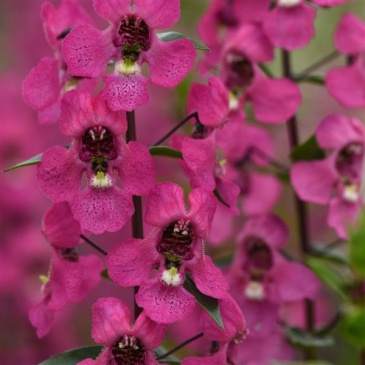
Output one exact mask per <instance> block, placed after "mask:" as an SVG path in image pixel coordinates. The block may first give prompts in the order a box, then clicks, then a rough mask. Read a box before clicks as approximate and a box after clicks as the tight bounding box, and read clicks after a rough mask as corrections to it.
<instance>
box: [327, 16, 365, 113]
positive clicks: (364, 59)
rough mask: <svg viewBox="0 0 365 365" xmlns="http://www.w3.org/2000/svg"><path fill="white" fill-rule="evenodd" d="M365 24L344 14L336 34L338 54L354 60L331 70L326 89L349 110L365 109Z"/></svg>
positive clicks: (354, 17) (328, 74)
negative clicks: (347, 64)
mask: <svg viewBox="0 0 365 365" xmlns="http://www.w3.org/2000/svg"><path fill="white" fill-rule="evenodd" d="M364 39H365V23H364V22H363V21H361V20H360V19H359V18H357V17H356V16H355V15H353V14H345V15H344V16H343V18H342V19H341V21H340V23H339V25H338V27H337V29H336V32H335V45H336V48H337V50H338V51H339V52H341V53H343V54H345V55H347V56H349V57H351V58H352V62H351V64H350V65H349V66H345V67H335V68H332V69H331V70H330V71H329V72H328V73H327V75H326V87H327V90H328V92H329V93H330V95H332V96H333V97H334V98H335V99H336V101H338V102H339V103H340V104H342V105H343V106H345V107H347V108H364V107H365V42H364Z"/></svg>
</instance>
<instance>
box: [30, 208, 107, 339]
mask: <svg viewBox="0 0 365 365" xmlns="http://www.w3.org/2000/svg"><path fill="white" fill-rule="evenodd" d="M43 230H44V234H45V236H46V239H47V241H48V242H49V243H50V245H51V265H50V266H51V267H50V271H49V274H48V276H47V277H42V281H43V284H44V285H43V287H42V293H43V296H44V297H43V300H42V301H41V302H40V303H38V304H36V305H34V306H33V307H32V308H31V309H30V311H29V319H30V321H31V323H32V324H33V326H35V327H36V328H37V335H38V337H39V338H41V337H44V336H45V335H47V334H48V332H49V331H50V330H51V328H52V325H53V323H54V321H55V318H56V314H57V312H59V311H61V310H62V309H64V307H65V306H66V305H67V304H68V303H72V302H79V301H81V300H82V299H83V298H84V297H85V296H86V295H87V294H88V293H89V292H90V290H91V289H92V288H93V287H95V286H96V285H97V283H98V282H99V280H100V278H101V276H100V272H101V270H102V269H103V263H102V261H101V260H100V259H99V258H98V257H97V256H95V255H88V256H85V257H79V255H78V254H77V251H76V249H75V247H76V246H77V245H78V243H79V240H80V233H81V229H80V225H79V223H78V222H76V221H75V219H74V218H73V216H72V213H71V209H70V206H69V205H68V203H60V204H55V205H53V206H52V207H51V208H50V209H49V210H48V211H47V213H46V214H45V217H44V228H43Z"/></svg>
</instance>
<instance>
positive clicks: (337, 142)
mask: <svg viewBox="0 0 365 365" xmlns="http://www.w3.org/2000/svg"><path fill="white" fill-rule="evenodd" d="M359 125H360V124H359ZM363 135H364V133H362V135H361V132H360V128H357V123H356V122H355V121H354V119H351V118H348V117H347V116H345V115H342V114H330V115H328V116H327V117H325V118H324V119H323V120H322V121H321V123H320V124H319V125H318V127H317V130H316V138H317V141H318V143H319V144H320V146H321V147H323V148H325V149H326V148H328V149H340V148H342V147H343V146H345V145H346V144H348V143H351V142H354V141H358V140H362V139H363V138H364V137H363Z"/></svg>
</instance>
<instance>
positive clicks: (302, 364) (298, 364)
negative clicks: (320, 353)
mask: <svg viewBox="0 0 365 365" xmlns="http://www.w3.org/2000/svg"><path fill="white" fill-rule="evenodd" d="M272 365H333V364H332V363H330V362H327V361H321V360H312V361H289V362H276V361H275V362H273V363H272Z"/></svg>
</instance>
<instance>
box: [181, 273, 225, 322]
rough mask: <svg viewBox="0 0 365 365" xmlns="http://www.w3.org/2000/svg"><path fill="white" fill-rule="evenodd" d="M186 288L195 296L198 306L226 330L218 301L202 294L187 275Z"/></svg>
mask: <svg viewBox="0 0 365 365" xmlns="http://www.w3.org/2000/svg"><path fill="white" fill-rule="evenodd" d="M184 288H185V290H187V291H188V292H189V293H190V294H192V295H193V296H194V298H195V300H196V301H197V302H198V304H199V305H200V306H201V307H202V308H203V309H204V310H206V311H207V312H208V313H209V315H210V316H211V317H212V318H213V320H214V322H215V323H216V324H217V325H218V326H219V327H220V328H222V329H224V324H223V321H222V317H221V313H220V310H219V304H218V299H216V298H212V297H209V296H208V295H205V294H203V293H201V292H200V291H199V289H198V288H197V287H196V285H195V283H194V281H193V280H192V279H191V277H190V276H188V275H186V278H185V282H184Z"/></svg>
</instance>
